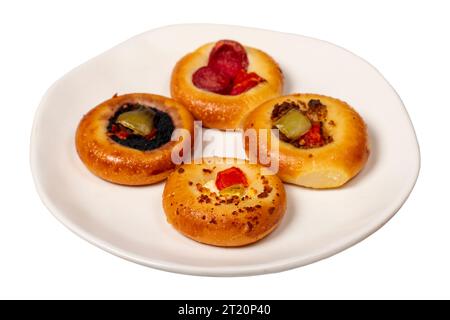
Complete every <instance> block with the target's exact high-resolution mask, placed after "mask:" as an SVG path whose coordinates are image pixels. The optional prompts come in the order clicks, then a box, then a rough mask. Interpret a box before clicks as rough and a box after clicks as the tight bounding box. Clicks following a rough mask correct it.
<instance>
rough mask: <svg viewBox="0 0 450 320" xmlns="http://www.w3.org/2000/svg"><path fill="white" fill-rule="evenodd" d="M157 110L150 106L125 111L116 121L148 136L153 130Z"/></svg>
mask: <svg viewBox="0 0 450 320" xmlns="http://www.w3.org/2000/svg"><path fill="white" fill-rule="evenodd" d="M154 117H155V112H154V111H153V110H151V109H148V108H138V109H136V110H132V111H128V112H124V113H122V114H120V115H119V116H118V117H117V120H116V122H117V123H120V124H121V125H123V126H124V127H126V128H128V129H130V130H132V131H133V133H134V134H138V135H141V136H146V135H148V134H150V132H152V130H153V119H154Z"/></svg>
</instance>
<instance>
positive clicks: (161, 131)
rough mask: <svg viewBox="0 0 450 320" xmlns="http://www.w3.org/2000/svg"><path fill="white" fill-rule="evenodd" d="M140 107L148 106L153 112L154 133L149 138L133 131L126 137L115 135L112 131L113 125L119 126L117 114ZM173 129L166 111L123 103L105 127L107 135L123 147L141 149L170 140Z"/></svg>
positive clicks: (157, 146) (155, 147)
mask: <svg viewBox="0 0 450 320" xmlns="http://www.w3.org/2000/svg"><path fill="white" fill-rule="evenodd" d="M142 107H145V108H149V109H151V110H152V111H154V112H155V116H154V118H153V126H154V128H155V129H156V133H155V135H154V136H153V137H152V138H151V139H148V138H146V137H144V136H141V135H138V134H133V133H130V134H129V135H128V137H127V138H126V139H121V138H119V137H118V136H117V135H115V134H114V132H113V126H121V125H120V124H118V123H116V121H117V118H118V117H119V115H121V114H122V113H124V112H128V111H133V110H136V109H139V108H142ZM174 130H175V126H174V124H173V121H172V118H170V116H169V115H168V114H167V113H165V112H163V111H160V110H158V109H156V108H152V107H149V106H143V105H140V104H124V105H123V106H121V107H120V108H119V110H117V111H116V113H115V114H114V115H113V116H112V117H111V118H110V119H109V122H108V127H107V131H108V135H109V137H110V138H111V139H112V140H114V141H115V142H117V143H119V144H121V145H123V146H125V147H129V148H133V149H137V150H142V151H149V150H153V149H157V148H159V147H160V146H162V145H164V144H166V143H167V142H169V141H170V139H171V137H172V133H173V131H174Z"/></svg>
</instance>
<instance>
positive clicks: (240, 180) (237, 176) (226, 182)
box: [216, 167, 248, 190]
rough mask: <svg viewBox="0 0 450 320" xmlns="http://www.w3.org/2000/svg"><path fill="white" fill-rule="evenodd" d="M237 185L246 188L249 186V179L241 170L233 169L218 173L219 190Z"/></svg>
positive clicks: (217, 183) (217, 185) (217, 184)
mask: <svg viewBox="0 0 450 320" xmlns="http://www.w3.org/2000/svg"><path fill="white" fill-rule="evenodd" d="M236 184H242V185H244V186H245V187H247V186H248V182H247V178H246V176H245V174H244V172H242V170H241V169H239V168H236V167H231V168H228V169H225V170H223V171H220V172H219V173H217V177H216V187H217V189H219V190H223V189H225V188H228V187H229V186H233V185H236Z"/></svg>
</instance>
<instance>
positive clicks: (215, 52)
mask: <svg viewBox="0 0 450 320" xmlns="http://www.w3.org/2000/svg"><path fill="white" fill-rule="evenodd" d="M208 66H209V67H211V68H213V69H215V70H218V71H221V72H222V73H224V74H225V75H227V76H228V77H230V78H234V77H235V76H236V75H237V73H238V72H239V71H240V70H242V69H244V70H247V68H248V57H247V52H246V51H245V48H244V47H243V46H242V45H241V44H240V43H239V42H236V41H233V40H220V41H218V42H217V43H216V45H215V46H214V48H213V49H212V50H211V53H210V55H209V62H208Z"/></svg>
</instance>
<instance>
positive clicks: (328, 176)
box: [244, 94, 369, 189]
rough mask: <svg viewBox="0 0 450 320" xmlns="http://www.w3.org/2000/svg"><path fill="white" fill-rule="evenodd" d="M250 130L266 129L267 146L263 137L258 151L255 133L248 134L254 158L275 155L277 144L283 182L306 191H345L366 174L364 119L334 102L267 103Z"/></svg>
mask: <svg viewBox="0 0 450 320" xmlns="http://www.w3.org/2000/svg"><path fill="white" fill-rule="evenodd" d="M244 128H245V130H247V129H256V130H255V132H261V131H260V129H266V131H265V132H263V137H267V140H266V141H267V143H261V137H260V136H259V134H257V135H256V140H257V141H258V145H257V147H256V148H252V147H251V146H250V143H251V139H249V136H250V134H251V133H252V132H251V130H250V131H244V132H245V136H244V145H245V148H246V152H247V155H249V156H250V158H252V157H255V158H258V157H260V155H264V154H269V153H270V152H271V151H270V150H271V144H272V143H274V142H275V140H274V139H277V141H276V142H279V158H278V159H279V171H278V176H279V177H280V178H281V179H282V180H283V181H285V182H288V183H293V184H296V185H300V186H304V187H310V188H319V189H321V188H336V187H339V186H342V185H343V184H344V183H346V182H347V181H349V180H350V179H351V178H353V177H354V176H355V175H357V174H358V173H359V172H360V170H361V169H362V168H363V167H364V165H365V163H366V162H367V159H368V156H369V148H368V136H367V129H366V125H365V123H364V121H363V119H362V118H361V117H360V116H359V114H358V113H357V112H356V111H355V110H354V109H353V108H351V107H350V106H349V105H348V104H346V103H345V102H342V101H340V100H338V99H334V98H331V97H326V96H322V95H316V94H293V95H289V96H284V97H280V98H277V99H273V100H270V101H267V102H265V103H263V104H262V105H261V106H259V107H258V108H256V109H255V110H254V111H253V112H252V113H251V114H250V115H249V117H248V118H247V120H246V121H245V124H244ZM269 129H278V133H276V132H277V130H275V132H274V131H272V130H269ZM255 150H258V151H257V152H255Z"/></svg>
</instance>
